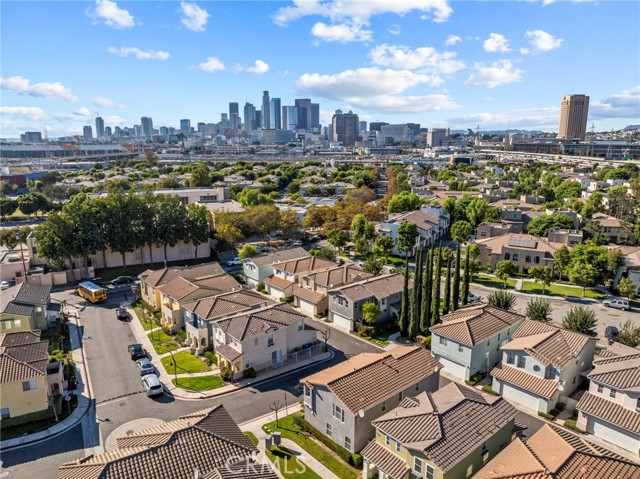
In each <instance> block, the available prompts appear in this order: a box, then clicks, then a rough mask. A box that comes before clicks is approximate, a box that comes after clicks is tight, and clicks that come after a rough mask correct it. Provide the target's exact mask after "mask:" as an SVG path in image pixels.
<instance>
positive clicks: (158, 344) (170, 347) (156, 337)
mask: <svg viewBox="0 0 640 479" xmlns="http://www.w3.org/2000/svg"><path fill="white" fill-rule="evenodd" d="M147 337H148V338H149V340H150V341H151V344H153V349H155V350H156V354H165V353H168V352H169V351H175V350H176V349H178V347H179V346H178V343H176V342H175V340H174V339H173V336H169V335H168V334H167V333H165V332H164V331H163V330H162V329H157V330H155V331H152V332H150V333H149V334H147Z"/></svg>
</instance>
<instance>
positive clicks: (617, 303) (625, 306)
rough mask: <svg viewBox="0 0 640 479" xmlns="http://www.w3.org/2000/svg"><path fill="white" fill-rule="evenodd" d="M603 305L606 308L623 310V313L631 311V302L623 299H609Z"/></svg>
mask: <svg viewBox="0 0 640 479" xmlns="http://www.w3.org/2000/svg"><path fill="white" fill-rule="evenodd" d="M602 304H603V305H604V306H605V307H606V308H616V309H621V310H622V311H628V310H629V301H627V300H626V299H623V298H607V299H605V300H604V301H603V302H602Z"/></svg>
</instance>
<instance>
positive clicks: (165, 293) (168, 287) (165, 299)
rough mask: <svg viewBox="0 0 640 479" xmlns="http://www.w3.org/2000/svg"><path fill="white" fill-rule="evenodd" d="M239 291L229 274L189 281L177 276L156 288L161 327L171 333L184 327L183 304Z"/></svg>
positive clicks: (240, 287)
mask: <svg viewBox="0 0 640 479" xmlns="http://www.w3.org/2000/svg"><path fill="white" fill-rule="evenodd" d="M240 289H242V286H240V283H238V281H236V279H235V278H234V277H233V276H231V275H229V274H221V275H219V276H213V277H211V278H205V279H194V280H191V281H190V280H188V279H185V278H183V277H182V276H178V277H177V278H175V279H172V280H171V281H169V282H168V283H166V284H165V285H163V286H162V287H161V288H158V290H159V291H160V298H161V299H160V301H161V303H160V311H161V312H162V320H161V321H162V325H163V326H166V327H168V328H170V329H171V330H172V331H177V330H178V329H182V328H183V327H184V320H183V309H182V305H183V304H186V303H188V302H191V301H193V300H195V299H198V298H204V297H207V296H215V295H217V294H222V293H227V292H230V291H238V290H240Z"/></svg>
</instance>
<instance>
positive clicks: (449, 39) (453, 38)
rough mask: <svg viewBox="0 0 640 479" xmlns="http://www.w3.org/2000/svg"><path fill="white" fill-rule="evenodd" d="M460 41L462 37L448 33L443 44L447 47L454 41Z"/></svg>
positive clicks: (453, 43)
mask: <svg viewBox="0 0 640 479" xmlns="http://www.w3.org/2000/svg"><path fill="white" fill-rule="evenodd" d="M461 41H462V38H460V37H459V36H458V35H449V36H448V37H447V39H446V40H445V41H444V44H445V45H446V46H448V47H451V46H453V45H455V44H456V43H460V42H461Z"/></svg>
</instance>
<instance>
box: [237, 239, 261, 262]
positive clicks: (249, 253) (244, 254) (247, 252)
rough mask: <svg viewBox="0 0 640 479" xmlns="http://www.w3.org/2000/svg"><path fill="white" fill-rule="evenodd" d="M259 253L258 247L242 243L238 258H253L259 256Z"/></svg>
mask: <svg viewBox="0 0 640 479" xmlns="http://www.w3.org/2000/svg"><path fill="white" fill-rule="evenodd" d="M257 255H258V249H257V248H256V247H255V246H253V245H252V244H249V243H246V244H244V245H242V248H241V249H240V251H239V252H238V258H240V259H247V258H253V257H254V256H257Z"/></svg>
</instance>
